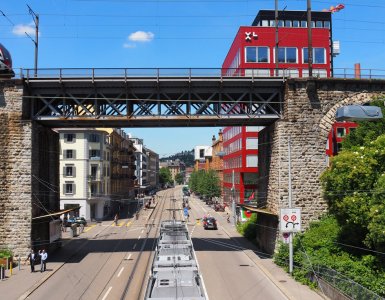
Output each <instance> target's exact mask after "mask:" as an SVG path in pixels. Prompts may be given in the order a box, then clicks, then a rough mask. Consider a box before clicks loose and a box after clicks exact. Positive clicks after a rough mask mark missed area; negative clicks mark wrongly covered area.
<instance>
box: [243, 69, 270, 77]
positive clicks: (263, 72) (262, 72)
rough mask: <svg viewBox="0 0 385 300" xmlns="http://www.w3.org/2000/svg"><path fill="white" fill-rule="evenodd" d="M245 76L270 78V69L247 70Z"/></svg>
mask: <svg viewBox="0 0 385 300" xmlns="http://www.w3.org/2000/svg"><path fill="white" fill-rule="evenodd" d="M245 76H252V77H270V69H245Z"/></svg>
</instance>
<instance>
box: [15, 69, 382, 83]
mask: <svg viewBox="0 0 385 300" xmlns="http://www.w3.org/2000/svg"><path fill="white" fill-rule="evenodd" d="M15 73H16V77H19V78H23V79H27V80H28V79H36V78H52V79H57V78H59V79H65V78H135V77H139V78H158V79H159V78H161V77H162V78H167V77H170V78H178V77H181V78H182V77H183V78H190V79H191V78H211V77H212V78H229V79H230V78H245V77H246V78H252V79H263V78H265V79H266V78H277V79H283V80H284V79H286V78H297V77H299V76H298V74H299V73H298V68H297V69H294V68H288V69H279V70H278V72H275V71H272V70H270V71H269V72H267V70H261V69H240V68H236V69H226V72H225V71H224V69H221V68H42V69H38V70H37V74H36V75H35V70H34V69H20V72H17V71H16V72H15ZM275 74H277V75H275ZM313 76H314V77H326V75H325V74H320V73H317V69H314V72H313ZM332 77H333V78H344V79H353V78H356V79H385V70H382V69H361V70H360V74H359V76H357V74H356V73H355V69H353V68H334V69H333V76H332ZM303 78H306V77H305V76H303Z"/></svg>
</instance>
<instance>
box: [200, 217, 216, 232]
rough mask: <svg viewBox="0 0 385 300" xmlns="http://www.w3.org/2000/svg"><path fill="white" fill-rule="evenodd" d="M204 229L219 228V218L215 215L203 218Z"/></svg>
mask: <svg viewBox="0 0 385 300" xmlns="http://www.w3.org/2000/svg"><path fill="white" fill-rule="evenodd" d="M203 228H204V229H215V230H217V229H218V225H217V220H216V219H215V218H214V217H208V218H204V219H203Z"/></svg>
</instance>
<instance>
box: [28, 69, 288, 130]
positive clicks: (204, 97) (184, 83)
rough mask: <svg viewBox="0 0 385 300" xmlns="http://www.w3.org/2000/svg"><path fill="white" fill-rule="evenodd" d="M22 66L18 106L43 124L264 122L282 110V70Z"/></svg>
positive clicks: (88, 125)
mask: <svg viewBox="0 0 385 300" xmlns="http://www.w3.org/2000/svg"><path fill="white" fill-rule="evenodd" d="M207 70H210V72H207ZM25 71H26V72H25V73H23V76H22V80H23V82H24V85H25V88H24V95H23V97H24V107H26V109H27V111H29V112H30V118H31V119H32V120H35V121H38V122H39V123H42V124H44V125H45V126H49V127H160V126H161V127H186V126H195V127H199V126H232V125H233V126H235V125H237V126H241V125H268V124H271V123H273V122H274V121H275V120H277V119H279V118H280V117H281V113H282V110H283V93H284V88H283V86H284V81H285V80H284V78H282V77H281V78H260V77H253V76H250V77H245V76H223V75H222V74H221V72H220V69H216V73H215V72H213V69H49V70H42V69H40V70H38V71H39V72H38V75H37V76H34V75H32V72H33V70H25ZM43 71H45V72H43ZM28 114H29V113H28Z"/></svg>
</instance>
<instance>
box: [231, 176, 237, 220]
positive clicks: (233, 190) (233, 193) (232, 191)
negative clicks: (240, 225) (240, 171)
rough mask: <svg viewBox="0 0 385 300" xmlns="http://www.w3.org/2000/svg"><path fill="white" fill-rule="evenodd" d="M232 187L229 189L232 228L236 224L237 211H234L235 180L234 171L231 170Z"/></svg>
mask: <svg viewBox="0 0 385 300" xmlns="http://www.w3.org/2000/svg"><path fill="white" fill-rule="evenodd" d="M232 183H233V185H232V187H231V196H232V197H231V198H232V200H233V201H232V203H231V204H232V205H231V206H232V211H233V219H234V226H235V225H236V224H237V211H236V209H235V178H234V170H233V173H232Z"/></svg>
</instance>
